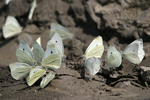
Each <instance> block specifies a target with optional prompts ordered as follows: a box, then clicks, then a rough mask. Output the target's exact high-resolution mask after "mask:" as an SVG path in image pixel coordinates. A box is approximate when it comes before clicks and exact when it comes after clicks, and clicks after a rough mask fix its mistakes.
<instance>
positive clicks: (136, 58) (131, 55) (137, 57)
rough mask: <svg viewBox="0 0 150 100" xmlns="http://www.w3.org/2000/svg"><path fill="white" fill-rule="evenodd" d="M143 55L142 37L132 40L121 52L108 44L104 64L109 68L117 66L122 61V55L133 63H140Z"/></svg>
mask: <svg viewBox="0 0 150 100" xmlns="http://www.w3.org/2000/svg"><path fill="white" fill-rule="evenodd" d="M144 55H145V52H144V50H143V40H142V39H137V40H135V41H133V42H132V43H131V44H129V45H128V46H127V47H126V48H125V49H124V50H123V51H122V52H121V53H120V52H119V51H117V50H116V48H115V46H114V45H110V46H109V48H108V52H107V59H106V64H107V66H108V67H109V68H111V67H119V66H120V65H121V63H122V57H123V58H126V59H127V60H129V61H130V62H132V63H133V64H140V63H141V61H142V60H143V58H144Z"/></svg>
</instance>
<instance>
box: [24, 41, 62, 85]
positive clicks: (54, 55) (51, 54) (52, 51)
mask: <svg viewBox="0 0 150 100" xmlns="http://www.w3.org/2000/svg"><path fill="white" fill-rule="evenodd" d="M33 50H34V47H33ZM60 66H61V58H60V56H59V55H58V52H57V50H56V48H55V46H54V44H50V45H49V46H48V47H47V49H46V51H45V53H44V54H43V57H42V62H41V66H37V67H35V68H32V69H31V71H30V74H29V76H28V79H27V83H28V85H29V86H31V85H33V84H34V83H35V82H36V81H37V80H38V79H39V78H41V77H42V76H43V75H45V74H46V69H58V68H60ZM53 78H54V76H53V77H51V75H48V76H46V77H45V78H43V79H42V81H41V88H44V87H45V86H46V85H47V84H48V83H49V82H50V81H51V80H52V79H53Z"/></svg>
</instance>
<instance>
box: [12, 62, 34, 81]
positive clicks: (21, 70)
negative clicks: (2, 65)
mask: <svg viewBox="0 0 150 100" xmlns="http://www.w3.org/2000/svg"><path fill="white" fill-rule="evenodd" d="M9 67H10V70H11V76H12V77H13V78H14V79H16V80H19V79H21V78H23V77H25V76H26V75H27V74H28V73H29V72H30V70H31V68H32V67H31V66H30V65H28V64H26V63H21V62H15V63H11V64H9Z"/></svg>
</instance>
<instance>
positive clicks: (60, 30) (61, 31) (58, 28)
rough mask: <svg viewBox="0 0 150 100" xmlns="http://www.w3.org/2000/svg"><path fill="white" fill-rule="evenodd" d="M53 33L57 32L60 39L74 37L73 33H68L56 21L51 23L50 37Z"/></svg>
mask: <svg viewBox="0 0 150 100" xmlns="http://www.w3.org/2000/svg"><path fill="white" fill-rule="evenodd" d="M55 33H58V34H59V35H60V37H61V38H62V40H67V39H73V37H74V34H73V33H70V32H69V31H68V30H67V29H66V28H65V27H63V26H61V25H59V24H57V23H51V29H50V37H52V36H53V35H54V34H55Z"/></svg>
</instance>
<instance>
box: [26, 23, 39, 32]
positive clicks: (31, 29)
mask: <svg viewBox="0 0 150 100" xmlns="http://www.w3.org/2000/svg"><path fill="white" fill-rule="evenodd" d="M23 32H26V33H30V34H38V33H40V30H39V28H38V27H37V26H36V25H35V24H31V25H27V26H26V27H25V29H24V30H23Z"/></svg>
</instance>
